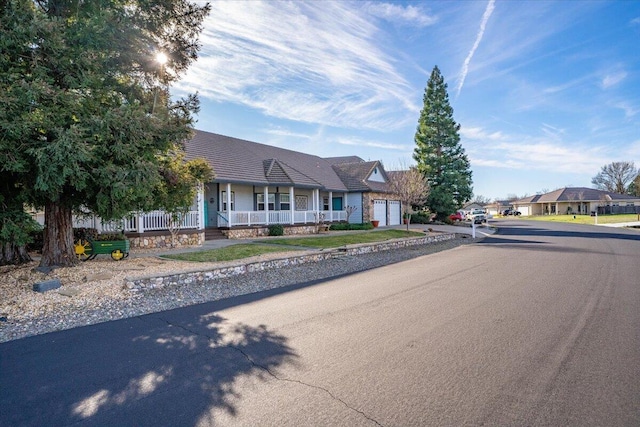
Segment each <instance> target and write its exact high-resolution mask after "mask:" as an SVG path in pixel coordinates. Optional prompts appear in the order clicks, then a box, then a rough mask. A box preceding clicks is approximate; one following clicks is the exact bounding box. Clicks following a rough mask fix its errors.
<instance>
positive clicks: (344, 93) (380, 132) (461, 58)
mask: <svg viewBox="0 0 640 427" xmlns="http://www.w3.org/2000/svg"><path fill="white" fill-rule="evenodd" d="M201 42H202V44H203V47H202V51H201V55H200V58H199V59H198V61H197V62H196V63H195V64H194V65H193V66H192V68H191V69H190V70H189V71H188V72H187V74H186V75H185V76H183V79H182V80H181V81H180V82H179V83H178V84H177V85H175V86H174V87H173V88H172V90H173V92H174V94H177V95H179V94H181V93H184V92H187V91H188V92H194V91H198V93H199V96H200V100H201V111H200V114H199V115H198V123H197V125H196V127H197V128H198V129H202V130H206V131H210V132H215V133H220V134H224V135H228V136H233V137H237V138H242V139H247V140H251V141H256V142H261V143H265V144H270V145H274V146H278V147H283V148H288V149H292V150H296V151H301V152H305V153H309V154H315V155H319V156H323V157H329V156H342V155H345V156H346V155H357V156H360V157H362V158H363V159H365V160H381V161H382V162H383V163H384V165H385V167H386V168H387V169H396V168H398V167H399V166H400V165H407V164H412V163H413V160H412V153H413V148H414V145H415V144H414V140H413V138H414V134H415V129H416V125H417V120H418V116H419V112H420V109H421V108H422V102H423V101H422V97H423V94H424V88H425V86H426V84H427V80H428V78H429V75H430V73H431V70H432V69H433V67H434V65H438V67H439V68H440V70H441V72H442V74H443V76H444V78H445V81H446V82H447V84H448V92H449V98H450V102H451V105H452V106H453V108H454V118H455V119H456V121H457V122H458V123H460V124H461V131H460V135H461V143H462V146H463V147H464V149H465V150H466V153H467V155H468V157H469V160H470V161H471V169H472V171H473V187H474V194H476V195H482V196H484V197H488V198H490V199H495V198H503V197H506V196H507V195H512V194H515V195H518V196H524V195H531V194H535V193H537V192H541V191H543V190H549V191H550V190H554V189H556V188H560V187H564V186H586V187H591V178H592V177H593V176H595V175H596V174H597V173H598V171H599V170H600V167H601V166H603V165H605V164H607V163H610V162H612V161H621V160H624V161H633V162H635V163H636V166H640V1H631V0H627V1H614V2H599V1H578V0H575V1H558V2H551V1H501V0H496V1H442V2H439V1H434V2H391V1H387V2H384V1H381V2H367V1H357V2H337V1H336V2H331V1H310V2H301V1H290V2H278V1H266V2H260V1H240V0H235V1H228V2H227V1H213V2H212V12H211V14H210V16H209V17H208V18H207V20H206V23H205V30H204V32H203V33H202V35H201Z"/></svg>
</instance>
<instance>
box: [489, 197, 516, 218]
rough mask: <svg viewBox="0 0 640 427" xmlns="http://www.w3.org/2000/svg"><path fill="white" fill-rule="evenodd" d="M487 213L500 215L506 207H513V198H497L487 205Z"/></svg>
mask: <svg viewBox="0 0 640 427" xmlns="http://www.w3.org/2000/svg"><path fill="white" fill-rule="evenodd" d="M485 208H486V209H487V213H488V214H491V215H500V214H502V212H504V211H505V209H511V208H513V201H512V200H496V201H494V202H493V203H490V204H488V205H486V206H485Z"/></svg>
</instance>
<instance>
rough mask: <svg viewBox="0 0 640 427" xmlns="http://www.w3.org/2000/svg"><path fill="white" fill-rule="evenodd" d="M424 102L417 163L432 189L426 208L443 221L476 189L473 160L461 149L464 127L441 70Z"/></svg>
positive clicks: (415, 154)
mask: <svg viewBox="0 0 640 427" xmlns="http://www.w3.org/2000/svg"><path fill="white" fill-rule="evenodd" d="M423 100H424V106H423V108H422V111H420V119H419V120H418V128H417V130H416V135H415V142H416V147H415V149H414V152H413V159H414V160H415V161H416V162H417V167H418V170H419V171H420V172H421V173H422V174H423V175H424V176H425V178H426V179H427V181H428V182H429V187H430V188H431V191H430V193H429V196H428V198H427V203H426V204H427V206H428V207H429V209H431V211H432V212H434V213H436V215H437V218H438V219H441V220H442V219H444V218H446V217H447V216H448V215H449V214H450V213H451V212H454V211H455V210H456V209H459V208H461V207H462V205H463V204H464V203H465V202H466V201H467V200H469V199H470V198H471V196H472V194H473V192H472V190H473V189H472V186H471V185H472V181H471V170H470V168H469V160H468V159H467V156H466V154H465V152H464V149H463V148H462V146H461V145H460V135H459V131H460V125H459V124H458V123H456V122H455V120H454V119H453V108H451V105H450V104H449V95H448V94H447V84H446V83H445V82H444V78H443V77H442V74H441V73H440V70H439V69H438V67H437V66H436V67H434V68H433V71H432V72H431V77H430V78H429V81H428V82H427V87H426V88H425V91H424V98H423Z"/></svg>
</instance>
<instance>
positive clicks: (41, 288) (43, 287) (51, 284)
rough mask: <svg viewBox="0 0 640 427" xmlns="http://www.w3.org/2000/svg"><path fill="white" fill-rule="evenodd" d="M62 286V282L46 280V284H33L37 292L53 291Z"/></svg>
mask: <svg viewBox="0 0 640 427" xmlns="http://www.w3.org/2000/svg"><path fill="white" fill-rule="evenodd" d="M61 286H62V283H60V280H58V279H53V280H46V281H44V282H36V283H34V284H33V290H34V291H35V292H47V291H51V290H53V289H58V288H59V287H61Z"/></svg>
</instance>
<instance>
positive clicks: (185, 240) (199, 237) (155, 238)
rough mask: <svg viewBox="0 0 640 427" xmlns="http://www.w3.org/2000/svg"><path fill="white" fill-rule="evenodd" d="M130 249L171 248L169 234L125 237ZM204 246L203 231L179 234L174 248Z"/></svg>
mask: <svg viewBox="0 0 640 427" xmlns="http://www.w3.org/2000/svg"><path fill="white" fill-rule="evenodd" d="M127 238H128V239H129V245H130V247H131V249H162V248H171V234H170V233H168V232H167V233H161V234H152V233H144V234H141V235H137V236H136V235H130V236H127ZM203 244H204V231H196V232H191V233H180V234H178V235H177V236H176V246H175V247H176V248H183V247H188V246H201V245H203Z"/></svg>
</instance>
